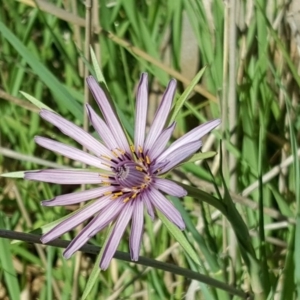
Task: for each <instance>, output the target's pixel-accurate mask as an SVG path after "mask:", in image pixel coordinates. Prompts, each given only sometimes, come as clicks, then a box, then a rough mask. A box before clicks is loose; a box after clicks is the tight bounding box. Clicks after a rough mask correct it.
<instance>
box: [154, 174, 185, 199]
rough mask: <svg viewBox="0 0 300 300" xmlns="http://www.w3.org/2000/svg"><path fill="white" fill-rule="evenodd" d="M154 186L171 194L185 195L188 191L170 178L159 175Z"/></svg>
mask: <svg viewBox="0 0 300 300" xmlns="http://www.w3.org/2000/svg"><path fill="white" fill-rule="evenodd" d="M153 186H154V187H155V188H157V189H159V190H160V191H162V192H164V193H166V194H168V195H171V196H176V197H184V196H186V195H187V192H186V190H185V189H184V188H183V187H181V186H180V185H178V184H177V183H175V182H173V181H171V180H168V179H164V178H158V177H157V178H155V181H154V182H153Z"/></svg>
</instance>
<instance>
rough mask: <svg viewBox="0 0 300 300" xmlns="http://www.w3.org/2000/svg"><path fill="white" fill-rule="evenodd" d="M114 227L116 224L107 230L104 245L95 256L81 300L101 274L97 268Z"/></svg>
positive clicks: (83, 299)
mask: <svg viewBox="0 0 300 300" xmlns="http://www.w3.org/2000/svg"><path fill="white" fill-rule="evenodd" d="M115 226H116V223H115V224H114V225H113V226H111V228H110V229H109V231H108V233H107V235H106V238H105V241H104V244H103V246H102V248H101V250H100V253H99V255H98V256H97V259H96V262H95V264H94V267H93V270H92V273H91V275H90V277H89V279H88V282H87V284H86V287H85V289H84V291H83V295H82V298H81V300H85V299H86V297H87V296H88V295H89V293H90V292H91V290H92V288H93V286H94V285H95V283H96V281H97V279H98V278H99V274H100V272H101V269H100V266H99V265H100V261H101V259H102V256H103V253H104V250H105V248H106V245H107V243H108V240H109V238H110V235H111V233H112V231H113V230H114V228H115Z"/></svg>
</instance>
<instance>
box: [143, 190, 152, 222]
mask: <svg viewBox="0 0 300 300" xmlns="http://www.w3.org/2000/svg"><path fill="white" fill-rule="evenodd" d="M148 194H149V192H148V191H147V190H145V191H144V192H143V194H142V195H141V196H140V197H141V199H142V201H143V202H144V204H145V206H146V208H147V213H148V215H149V216H150V218H151V219H152V220H154V217H155V215H154V209H153V205H152V203H151V200H150V198H149V195H148Z"/></svg>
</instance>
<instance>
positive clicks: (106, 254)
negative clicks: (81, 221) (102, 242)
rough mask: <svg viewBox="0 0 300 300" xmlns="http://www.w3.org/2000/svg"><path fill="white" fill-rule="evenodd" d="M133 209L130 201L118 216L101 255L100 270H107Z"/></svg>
mask: <svg viewBox="0 0 300 300" xmlns="http://www.w3.org/2000/svg"><path fill="white" fill-rule="evenodd" d="M133 207H134V206H133V205H132V203H130V201H129V202H128V203H126V204H125V205H124V208H123V211H122V212H121V214H120V215H119V218H118V220H117V222H116V225H115V227H114V229H113V231H112V233H111V235H110V237H109V239H108V242H107V244H106V247H105V249H104V251H103V255H102V258H101V261H100V268H101V270H106V269H107V268H108V265H109V263H110V261H111V259H112V258H113V256H114V254H115V252H116V250H117V248H118V245H119V243H120V240H121V238H122V236H123V233H124V231H125V229H126V227H127V225H128V223H129V220H130V219H131V216H132V212H133Z"/></svg>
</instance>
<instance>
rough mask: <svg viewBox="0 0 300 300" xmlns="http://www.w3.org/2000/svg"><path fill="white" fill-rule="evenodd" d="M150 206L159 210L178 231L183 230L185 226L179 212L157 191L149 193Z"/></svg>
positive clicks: (153, 190)
mask: <svg viewBox="0 0 300 300" xmlns="http://www.w3.org/2000/svg"><path fill="white" fill-rule="evenodd" d="M149 195H150V198H151V202H152V204H153V205H154V206H155V207H156V208H157V209H159V210H160V211H161V212H162V213H163V214H164V215H165V216H166V217H167V218H168V219H169V220H170V221H171V222H173V223H174V224H175V225H176V226H178V228H179V229H181V230H184V229H185V224H184V221H183V219H182V217H181V214H180V213H179V211H178V210H177V209H176V208H175V207H174V206H173V204H171V202H170V201H168V200H167V199H166V198H165V197H164V196H163V195H162V194H161V193H160V192H159V191H157V190H156V189H152V190H151V191H150V192H149Z"/></svg>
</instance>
